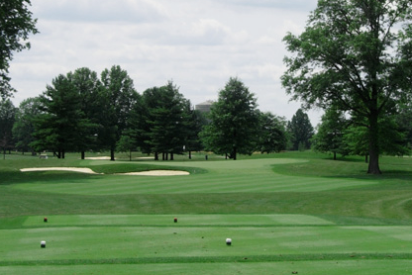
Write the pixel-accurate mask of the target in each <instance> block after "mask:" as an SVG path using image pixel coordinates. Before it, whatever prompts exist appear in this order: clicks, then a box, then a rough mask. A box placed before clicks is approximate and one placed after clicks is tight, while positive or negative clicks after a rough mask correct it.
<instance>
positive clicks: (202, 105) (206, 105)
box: [195, 100, 214, 113]
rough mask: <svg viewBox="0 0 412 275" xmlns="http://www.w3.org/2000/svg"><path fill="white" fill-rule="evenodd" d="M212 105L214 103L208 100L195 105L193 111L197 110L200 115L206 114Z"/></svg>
mask: <svg viewBox="0 0 412 275" xmlns="http://www.w3.org/2000/svg"><path fill="white" fill-rule="evenodd" d="M213 103H214V102H213V101H212V100H208V101H205V102H203V103H199V104H197V105H195V110H198V111H200V112H202V113H208V112H210V108H211V107H212V104H213Z"/></svg>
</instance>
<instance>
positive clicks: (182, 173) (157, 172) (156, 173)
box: [116, 170, 190, 176]
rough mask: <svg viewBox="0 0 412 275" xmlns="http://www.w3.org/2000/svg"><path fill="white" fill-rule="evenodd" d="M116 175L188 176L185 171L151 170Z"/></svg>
mask: <svg viewBox="0 0 412 275" xmlns="http://www.w3.org/2000/svg"><path fill="white" fill-rule="evenodd" d="M116 175H130V176H187V175H190V173H189V172H186V171H174V170H151V171H144V172H132V173H123V174H116Z"/></svg>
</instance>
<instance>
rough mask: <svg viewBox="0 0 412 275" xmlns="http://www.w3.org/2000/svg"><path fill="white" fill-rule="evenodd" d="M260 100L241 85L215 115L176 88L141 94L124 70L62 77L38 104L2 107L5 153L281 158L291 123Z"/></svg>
mask: <svg viewBox="0 0 412 275" xmlns="http://www.w3.org/2000/svg"><path fill="white" fill-rule="evenodd" d="M256 100H257V99H256V97H255V95H254V94H253V93H251V92H250V91H249V89H248V88H247V87H246V86H245V85H244V84H243V83H242V81H240V80H239V79H237V78H230V80H229V81H228V82H227V84H226V85H225V87H224V88H223V89H222V90H221V91H220V92H219V97H218V100H217V101H216V102H215V103H214V104H213V105H212V107H211V111H210V113H202V112H200V111H198V110H195V109H194V108H193V105H192V103H191V102H190V100H188V99H186V98H185V97H184V96H183V95H182V94H181V93H180V92H179V88H178V87H177V86H176V85H175V84H174V83H173V82H171V81H169V82H168V83H167V84H166V85H164V86H161V87H152V88H149V89H146V90H145V91H144V92H143V93H142V94H139V93H138V92H137V91H136V90H135V88H134V84H133V80H132V79H131V78H130V76H129V75H128V73H127V71H125V70H123V69H122V68H121V67H120V66H113V67H111V68H110V69H105V70H104V71H103V72H102V73H101V74H100V76H99V75H98V74H97V73H96V72H94V71H91V70H90V69H88V68H79V69H77V70H75V71H74V72H69V73H67V74H65V75H63V74H60V75H58V76H57V77H56V78H54V79H53V80H52V81H51V84H50V85H47V87H46V89H45V91H44V92H43V93H42V94H41V95H40V96H38V97H35V98H28V99H26V100H24V101H22V102H21V104H20V106H19V107H18V108H15V107H14V106H13V104H12V102H11V101H10V100H9V99H5V100H3V101H2V102H1V105H0V111H1V113H0V116H1V117H0V125H1V130H0V139H1V144H0V145H1V147H2V149H3V152H6V150H12V149H13V150H14V149H17V150H20V151H21V152H28V151H31V152H33V153H34V152H42V151H51V152H53V154H54V155H56V156H57V157H58V158H64V157H65V153H66V152H81V158H82V159H84V158H85V154H86V152H88V151H102V150H108V151H110V158H111V160H114V159H115V152H116V151H123V152H132V151H136V150H139V151H141V152H143V153H145V154H154V156H155V159H156V160H159V159H162V160H173V159H174V155H175V154H183V153H185V152H186V153H188V155H189V158H190V157H191V152H193V151H201V150H207V151H212V152H214V153H217V154H223V155H226V156H227V157H228V158H232V159H236V158H237V154H252V153H253V152H255V151H259V152H262V153H270V152H279V151H281V150H284V149H286V146H287V137H288V134H287V131H286V126H287V122H286V120H285V119H284V118H282V117H279V116H276V115H274V114H271V113H264V112H261V111H259V110H258V109H257V104H256Z"/></svg>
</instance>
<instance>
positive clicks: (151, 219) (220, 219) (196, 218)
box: [22, 214, 333, 227]
mask: <svg viewBox="0 0 412 275" xmlns="http://www.w3.org/2000/svg"><path fill="white" fill-rule="evenodd" d="M43 218H44V217H40V216H31V217H28V218H27V219H26V221H25V222H24V223H23V224H22V226H23V227H56V226H99V225H100V226H102V225H107V226H114V225H118V226H198V227H201V226H262V227H265V226H266V227H267V226H279V225H283V226H284V225H289V226H293V225H300V226H301V225H333V223H332V222H330V221H327V220H324V219H321V218H318V217H314V216H309V215H283V214H278V215H67V216H49V217H47V218H48V222H44V221H43ZM174 218H177V223H174Z"/></svg>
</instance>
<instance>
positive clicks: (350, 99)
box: [282, 0, 412, 174]
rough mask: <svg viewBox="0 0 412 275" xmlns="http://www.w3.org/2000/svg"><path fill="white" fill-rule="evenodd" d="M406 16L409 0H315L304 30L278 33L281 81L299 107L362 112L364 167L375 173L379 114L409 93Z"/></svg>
mask: <svg viewBox="0 0 412 275" xmlns="http://www.w3.org/2000/svg"><path fill="white" fill-rule="evenodd" d="M411 20H412V2H411V1H410V0H319V1H318V6H317V8H316V9H315V10H314V11H313V12H312V13H311V15H310V17H309V20H308V23H307V25H306V28H305V30H304V32H303V33H301V34H300V35H299V36H296V35H293V34H291V33H289V34H288V35H287V36H286V37H285V38H284V41H285V43H286V45H287V49H288V51H289V52H291V53H292V54H293V55H291V56H289V57H286V58H285V63H286V65H287V71H286V72H285V73H284V75H283V76H282V85H283V86H284V87H285V88H286V91H287V93H288V94H290V95H291V96H292V99H294V100H301V101H302V102H303V105H304V107H307V108H309V107H313V106H317V107H321V108H327V107H328V106H331V105H335V106H337V107H338V108H339V109H340V110H342V111H350V112H352V113H354V114H356V115H357V116H360V117H363V118H365V121H366V123H365V125H364V126H366V127H367V129H368V133H369V134H368V139H369V140H368V144H369V155H370V162H369V168H368V173H373V174H379V173H381V171H380V168H379V154H380V142H379V139H380V135H379V132H380V130H379V128H380V124H379V118H380V117H381V116H384V115H387V114H388V113H389V112H390V111H391V110H390V108H388V105H392V103H395V104H397V103H399V102H405V101H408V100H409V99H410V96H411V89H410V83H411V82H410V81H411V75H412V74H411V72H412V25H411Z"/></svg>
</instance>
